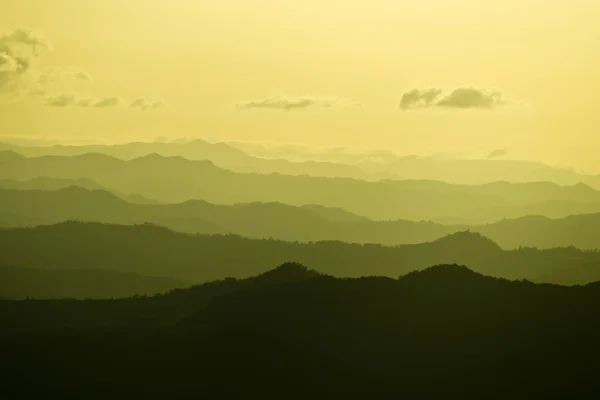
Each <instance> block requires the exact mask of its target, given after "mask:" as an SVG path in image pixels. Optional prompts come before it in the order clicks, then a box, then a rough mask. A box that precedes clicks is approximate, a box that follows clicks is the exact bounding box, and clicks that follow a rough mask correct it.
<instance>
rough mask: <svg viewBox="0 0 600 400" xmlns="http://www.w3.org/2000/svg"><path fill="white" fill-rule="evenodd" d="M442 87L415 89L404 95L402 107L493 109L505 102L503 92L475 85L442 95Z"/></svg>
mask: <svg viewBox="0 0 600 400" xmlns="http://www.w3.org/2000/svg"><path fill="white" fill-rule="evenodd" d="M441 95H442V90H441V89H413V90H410V91H408V92H406V93H404V94H403V95H402V99H401V100H400V109H402V110H408V109H418V108H430V107H443V108H451V109H469V108H470V109H492V108H496V107H500V106H502V105H504V104H505V102H504V101H503V100H502V93H500V92H498V91H485V90H482V89H477V88H474V87H460V88H456V89H454V90H453V91H451V92H450V93H449V94H447V95H445V96H442V97H441V98H440V96H441Z"/></svg>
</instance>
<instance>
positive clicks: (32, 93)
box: [28, 89, 46, 96]
mask: <svg viewBox="0 0 600 400" xmlns="http://www.w3.org/2000/svg"><path fill="white" fill-rule="evenodd" d="M28 94H29V95H30V96H45V95H46V91H45V90H43V89H32V90H30V91H29V93H28Z"/></svg>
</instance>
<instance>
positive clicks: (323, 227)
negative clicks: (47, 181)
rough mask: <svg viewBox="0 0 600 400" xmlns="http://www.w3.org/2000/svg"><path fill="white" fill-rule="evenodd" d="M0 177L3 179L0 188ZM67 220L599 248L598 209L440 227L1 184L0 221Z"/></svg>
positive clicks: (310, 208)
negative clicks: (463, 237)
mask: <svg viewBox="0 0 600 400" xmlns="http://www.w3.org/2000/svg"><path fill="white" fill-rule="evenodd" d="M1 186H2V182H0V187H1ZM66 220H80V221H96V222H111V223H118V224H142V223H145V222H150V223H154V224H157V225H162V226H165V227H168V228H170V229H173V230H175V231H179V232H185V233H192V234H196V233H200V234H228V233H233V234H237V235H241V236H245V237H250V238H259V239H260V238H270V237H273V238H276V239H282V240H288V241H302V242H308V241H323V240H340V241H345V242H354V243H380V244H384V245H400V244H414V243H422V242H429V241H433V240H436V239H438V238H440V237H443V236H445V235H448V234H451V233H455V232H459V231H464V230H466V229H470V230H471V231H472V232H479V233H481V234H483V235H484V236H486V237H489V238H490V239H492V240H493V241H494V242H495V243H497V244H498V245H500V246H501V247H502V248H505V249H514V248H517V247H519V246H524V247H526V246H529V247H538V248H551V247H560V246H563V247H566V246H575V247H577V248H581V249H600V213H596V214H585V215H574V216H569V217H566V218H562V219H548V218H546V217H542V216H526V217H522V218H518V219H503V220H500V221H498V222H494V223H492V224H487V225H474V226H467V225H441V224H436V223H432V222H414V221H406V220H397V221H372V220H369V219H367V218H366V217H362V216H359V215H356V214H352V213H349V212H347V211H344V210H341V209H335V208H328V207H323V206H317V205H306V206H300V207H296V206H290V205H285V204H281V203H249V204H235V205H233V206H227V205H215V204H211V203H208V202H205V201H201V200H190V201H187V202H184V203H180V204H162V205H152V204H146V205H144V204H132V203H129V202H126V201H124V200H122V199H120V198H118V197H117V196H115V195H113V194H111V193H109V192H106V191H103V190H92V191H90V190H87V189H83V188H79V187H75V186H73V187H67V188H64V189H60V190H58V191H43V190H42V191H40V190H33V189H32V190H8V189H0V226H4V227H18V226H35V225H48V224H54V223H59V222H64V221H66Z"/></svg>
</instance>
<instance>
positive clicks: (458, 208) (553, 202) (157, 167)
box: [0, 152, 600, 224]
mask: <svg viewBox="0 0 600 400" xmlns="http://www.w3.org/2000/svg"><path fill="white" fill-rule="evenodd" d="M38 176H49V177H55V178H61V179H79V178H81V177H86V178H88V179H91V180H93V181H95V182H97V183H98V184H100V185H102V186H104V187H109V188H111V190H115V191H117V192H119V193H136V194H139V195H142V196H145V197H146V198H149V199H156V200H158V201H162V202H182V201H186V200H189V199H198V198H200V199H203V200H206V201H208V202H211V203H220V204H233V203H252V202H280V203H285V204H290V205H298V206H300V205H305V204H318V205H322V206H327V207H336V208H341V209H344V210H346V211H349V212H352V213H354V214H357V215H364V216H366V217H369V218H371V219H379V220H388V219H394V220H395V219H409V220H434V221H435V220H437V219H445V220H449V221H451V220H452V219H455V220H459V221H461V222H460V224H463V221H464V222H467V223H469V224H479V223H485V222H494V221H496V220H499V219H501V218H516V217H520V216H524V215H528V214H534V213H535V214H540V215H546V216H549V217H553V218H559V217H564V216H567V215H571V214H580V213H594V212H599V211H600V192H598V191H595V190H593V189H591V188H588V187H585V186H582V185H575V186H558V185H555V184H547V183H529V184H503V183H500V184H490V185H481V186H469V185H451V184H447V183H443V182H435V181H417V180H407V181H379V182H365V181H361V180H354V179H345V178H323V177H309V176H289V175H280V174H269V175H261V174H239V173H235V172H231V171H228V170H224V169H221V168H218V167H217V166H215V165H214V164H213V163H211V162H210V161H190V160H187V159H184V158H182V157H170V158H165V157H162V156H159V155H157V154H150V155H147V156H144V157H142V158H136V159H133V160H130V161H123V160H120V159H117V158H113V157H110V156H106V155H101V154H85V155H81V156H73V157H63V156H44V157H39V158H26V157H23V156H20V155H18V154H16V153H10V152H8V153H7V152H0V179H17V180H27V179H33V178H36V177H38ZM498 186H500V187H498Z"/></svg>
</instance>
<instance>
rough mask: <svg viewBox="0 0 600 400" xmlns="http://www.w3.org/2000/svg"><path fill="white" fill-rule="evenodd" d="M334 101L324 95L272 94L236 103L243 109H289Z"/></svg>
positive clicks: (330, 103) (334, 100) (324, 104)
mask: <svg viewBox="0 0 600 400" xmlns="http://www.w3.org/2000/svg"><path fill="white" fill-rule="evenodd" d="M335 103H336V99H331V98H325V97H310V96H304V97H286V96H274V97H266V98H264V99H257V100H249V101H246V102H243V103H239V104H237V107H238V108H243V109H253V108H265V109H275V110H284V111H291V110H299V109H306V108H309V107H331V106H333V105H334V104H335Z"/></svg>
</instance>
